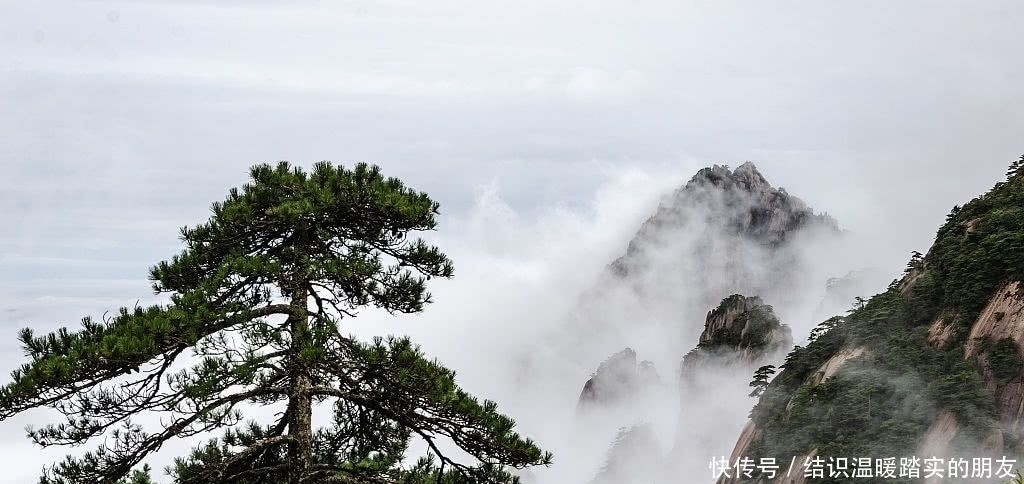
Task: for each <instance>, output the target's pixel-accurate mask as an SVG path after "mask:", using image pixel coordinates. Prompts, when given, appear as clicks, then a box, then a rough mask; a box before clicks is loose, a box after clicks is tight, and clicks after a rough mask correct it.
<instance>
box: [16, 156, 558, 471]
mask: <svg viewBox="0 0 1024 484" xmlns="http://www.w3.org/2000/svg"><path fill="white" fill-rule="evenodd" d="M250 176H251V181H250V183H247V184H246V185H244V186H243V187H242V188H241V189H240V190H239V189H232V190H231V191H230V193H229V196H228V197H227V198H226V199H225V200H224V201H223V202H218V203H214V204H213V207H212V211H213V215H212V217H211V218H210V219H209V220H208V221H207V222H206V223H203V224H200V225H198V226H195V227H192V228H189V227H185V228H183V229H182V231H181V238H182V240H183V242H184V244H185V249H184V250H183V251H182V252H181V253H180V254H178V255H176V256H174V257H173V258H172V259H170V260H169V261H164V262H161V263H159V264H157V265H156V266H154V267H153V268H152V269H151V270H150V278H151V280H152V282H153V289H154V290H155V291H156V292H157V293H158V294H167V295H169V298H170V302H169V303H167V304H164V305H155V306H151V307H146V308H140V307H137V306H136V307H135V308H132V309H129V308H122V309H121V310H120V311H119V313H118V314H117V315H116V316H114V317H112V318H109V319H106V320H104V321H103V322H96V321H93V320H92V319H90V318H88V317H87V318H84V319H83V320H82V328H81V329H80V330H78V331H77V332H72V331H69V330H67V329H61V330H59V331H56V332H54V333H50V334H47V335H44V336H36V335H35V334H34V333H33V331H32V330H31V329H24V330H22V331H21V332H20V334H19V339H20V341H21V343H22V345H23V346H24V348H25V351H26V354H27V355H28V357H29V358H30V361H29V362H28V363H26V364H24V365H22V366H21V367H20V368H19V369H17V370H15V371H14V373H13V374H12V378H13V381H12V382H11V383H9V384H7V385H6V386H4V387H2V388H0V420H3V419H7V418H10V417H12V416H14V415H16V414H19V413H21V412H23V411H26V410H29V409H33V408H37V407H51V408H55V409H57V410H58V411H60V412H61V413H62V414H63V415H64V416H65V419H64V421H63V422H61V423H58V424H51V425H47V426H44V427H42V428H38V429H31V428H30V429H29V436H30V438H31V439H32V440H34V441H35V443H37V444H39V445H42V446H52V445H77V444H83V443H87V442H89V441H93V440H100V439H101V440H102V443H101V444H100V445H99V447H98V448H96V449H95V450H93V451H89V452H86V453H84V454H82V455H79V456H69V457H67V458H66V459H65V460H63V461H62V462H59V463H57V464H55V465H53V466H51V467H49V468H47V469H44V474H43V477H42V478H41V480H40V482H41V483H42V484H50V483H53V484H58V483H59V484H64V483H90V484H114V483H117V482H146V480H148V469H144V472H143V473H140V471H138V470H137V469H138V466H139V464H140V463H142V461H143V459H144V458H146V457H147V456H148V455H149V454H151V453H152V452H154V451H156V450H157V449H159V448H160V447H161V445H163V444H164V443H165V442H167V441H168V440H170V439H175V438H188V437H193V436H197V435H200V434H204V433H208V432H209V431H215V430H216V431H219V432H220V436H219V437H218V438H213V439H212V440H209V442H208V443H206V444H203V445H200V446H198V447H197V448H195V449H194V450H193V452H192V453H191V455H189V456H185V457H180V458H178V459H176V461H175V464H174V465H173V466H171V467H169V468H168V470H169V472H170V474H171V476H172V477H173V479H174V480H175V481H176V482H181V483H203V484H210V483H288V484H300V483H302V484H305V483H321V482H324V483H326V482H338V483H418V482H424V483H425V482H447V483H467V484H468V483H514V482H518V478H516V477H515V476H514V475H512V469H516V468H523V467H527V466H530V465H546V464H549V463H550V462H551V455H550V454H549V453H547V452H543V451H542V450H541V449H539V448H538V447H537V446H536V445H535V444H534V443H533V442H532V441H531V440H530V439H526V438H523V437H521V436H520V435H518V434H517V433H516V432H514V430H513V427H514V425H515V424H514V422H513V420H512V419H511V418H509V417H507V416H505V415H502V414H500V413H499V412H498V411H497V408H496V405H495V404H494V402H491V401H483V402H480V401H478V400H477V399H476V398H474V397H472V396H471V395H469V394H467V393H466V392H464V391H463V390H462V389H460V388H459V387H458V386H457V385H456V384H455V382H454V373H453V372H452V371H450V370H448V369H446V368H444V367H442V366H441V365H440V364H438V363H437V362H436V361H432V360H428V359H426V358H425V357H424V356H423V354H422V353H421V352H420V350H419V348H418V347H416V346H415V345H413V344H412V343H411V342H410V341H409V340H408V339H407V338H394V337H388V338H376V339H374V340H373V341H372V342H369V343H367V342H362V341H358V340H356V339H355V338H354V337H351V336H345V335H343V333H342V332H341V329H340V327H339V326H340V324H341V322H342V321H343V320H344V319H345V318H351V317H353V316H355V315H356V313H357V312H358V310H359V309H361V308H379V309H383V310H385V311H388V312H390V313H392V314H395V313H415V312H419V311H422V310H423V308H424V305H425V304H427V303H429V302H430V301H431V296H430V293H429V292H427V291H426V282H425V281H426V280H427V279H430V278H431V277H441V278H448V277H451V276H452V273H453V269H452V264H451V261H450V260H449V259H448V258H447V257H446V256H445V255H444V254H442V253H441V252H440V251H439V249H438V248H437V247H434V246H431V245H429V244H427V243H426V242H425V241H423V240H422V239H420V238H416V237H414V233H415V232H420V231H428V230H433V229H435V227H436V220H435V215H436V214H437V210H438V204H437V203H436V202H434V201H432V200H431V199H430V198H429V197H428V196H427V195H426V194H425V193H422V192H416V191H414V190H412V189H409V188H407V187H405V186H404V185H403V183H402V182H401V181H400V180H398V179H395V178H384V177H383V176H382V175H381V173H380V170H379V168H377V167H376V166H373V167H370V166H368V165H366V164H358V165H356V166H355V167H354V168H353V169H345V168H344V167H341V166H338V167H334V166H332V165H331V164H329V163H327V162H321V163H318V164H316V165H315V167H314V168H313V170H312V171H311V172H309V173H307V172H305V171H303V170H302V169H300V168H298V167H292V166H290V165H289V164H288V163H287V162H281V163H278V164H277V165H276V166H272V165H267V164H264V165H258V166H255V167H253V168H252V170H251V171H250ZM267 406H269V407H270V408H274V409H277V410H279V413H277V415H276V417H275V420H274V421H271V422H256V421H252V420H246V419H245V417H244V414H243V410H244V409H246V408H253V407H267ZM146 414H149V415H159V416H160V421H161V424H162V425H160V426H159V427H156V428H154V429H147V428H146V427H145V426H143V425H141V424H138V423H137V420H138V417H139V416H141V415H146ZM318 423H320V424H323V425H316V424H318ZM414 437H415V438H418V439H420V440H421V441H423V442H425V443H426V445H427V447H428V449H429V451H428V452H429V453H428V455H427V456H426V457H424V458H421V459H420V460H419V461H417V462H415V463H414V464H412V465H409V464H408V462H407V461H406V460H404V459H405V454H406V450H407V448H408V446H409V444H410V441H411V440H412V439H413V438H414ZM451 444H454V446H452V445H451ZM453 448H458V449H460V450H461V454H462V455H468V457H470V458H472V459H471V462H469V463H466V462H463V461H465V460H470V459H466V458H462V459H456V458H454V457H452V456H451V454H452V450H451V449H453ZM122 479H131V480H130V481H122Z"/></svg>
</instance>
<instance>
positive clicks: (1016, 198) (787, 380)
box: [747, 156, 1024, 482]
mask: <svg viewBox="0 0 1024 484" xmlns="http://www.w3.org/2000/svg"><path fill="white" fill-rule="evenodd" d="M1019 280H1024V156H1022V157H1021V159H1020V160H1019V161H1016V162H1014V164H1013V165H1011V168H1010V172H1009V173H1008V177H1007V180H1006V181H1005V182H999V183H997V184H996V185H995V186H994V187H993V188H992V189H991V190H990V191H989V192H988V193H986V194H984V195H982V196H981V197H978V198H976V199H974V200H972V201H971V202H970V203H968V204H966V205H965V206H963V207H954V208H953V210H952V212H951V213H950V214H949V216H948V217H947V219H946V222H945V224H943V226H942V227H941V228H940V229H939V230H938V234H937V236H936V241H935V244H934V245H933V247H932V248H931V250H930V251H929V252H928V254H927V255H924V256H923V257H922V256H921V255H920V254H918V253H915V254H914V255H913V256H912V258H911V261H910V263H909V264H908V267H907V272H906V273H905V274H904V277H903V280H902V281H893V282H892V284H890V285H889V287H888V289H887V290H886V291H885V292H883V293H881V294H878V295H876V296H874V297H872V298H871V299H870V300H868V301H866V302H862V301H858V304H857V305H856V306H855V307H854V309H853V310H851V311H850V312H849V314H848V315H847V316H845V317H837V318H832V319H830V320H828V321H826V322H824V323H822V325H820V326H819V328H817V329H816V330H815V331H814V332H812V340H811V342H809V343H808V345H807V346H806V347H796V348H795V349H794V350H793V351H792V352H791V353H790V354H789V355H788V356H787V358H786V362H785V364H783V365H782V366H781V368H782V370H783V371H781V372H780V373H779V374H778V376H777V377H776V378H775V379H774V380H773V381H772V382H771V383H770V384H769V385H768V386H767V388H765V390H764V392H763V393H762V394H761V397H760V399H759V401H758V403H757V405H756V406H755V407H754V409H753V410H752V411H751V418H752V419H753V420H754V422H755V423H756V424H757V425H758V426H759V427H760V428H761V429H763V433H762V434H761V437H760V438H759V439H757V440H755V441H754V442H753V443H752V444H751V447H750V449H749V451H748V452H747V456H748V457H751V458H754V459H759V458H761V457H775V458H776V459H779V460H780V461H783V462H785V461H788V460H790V459H791V458H792V457H793V456H798V455H802V454H805V453H807V452H808V451H810V450H811V449H817V455H821V456H831V457H891V456H896V457H901V456H910V455H913V453H914V451H915V450H916V449H917V446H918V445H919V443H920V441H921V437H922V435H923V434H924V432H925V430H926V429H927V428H928V426H929V425H930V423H931V422H932V421H933V420H934V418H935V416H936V415H937V413H938V412H939V411H940V410H941V409H946V410H948V411H951V412H952V413H953V414H954V415H955V417H956V418H957V420H958V422H959V423H960V425H961V428H962V429H963V430H964V431H962V432H960V433H959V434H958V436H957V438H956V439H954V442H952V444H951V445H952V450H953V451H954V452H958V453H961V455H969V453H970V451H972V450H975V449H974V447H976V442H977V440H979V439H981V438H982V437H983V436H984V435H985V434H986V433H988V432H989V431H990V430H991V429H992V428H994V427H997V426H998V423H997V420H996V411H995V405H994V398H993V395H992V394H991V393H990V392H988V391H986V390H985V388H984V387H983V385H982V378H981V375H980V374H979V370H978V368H979V365H978V362H977V361H975V360H974V359H973V358H971V359H965V358H964V355H963V351H962V346H963V343H964V342H965V340H966V338H967V334H968V330H969V327H970V325H971V324H972V323H973V321H974V320H975V319H976V317H977V315H978V314H979V313H980V311H981V309H982V308H983V307H984V306H985V304H986V302H987V301H988V300H989V298H991V297H992V295H993V294H994V293H995V292H996V290H997V289H998V288H999V287H1000V286H1001V285H1002V284H1004V283H1006V282H1008V281H1019ZM936 320H942V321H943V322H945V323H948V324H952V325H953V326H952V333H951V337H950V338H949V339H948V340H947V341H946V343H945V344H944V345H942V347H933V346H931V345H929V343H928V341H927V330H928V326H929V325H930V324H931V323H933V322H934V321H936ZM986 344H987V346H986V347H985V348H984V349H985V350H986V351H984V352H983V354H984V355H985V356H984V358H985V361H984V364H985V365H987V367H988V368H989V369H991V371H993V374H994V375H995V376H996V377H997V378H998V379H999V381H1000V383H1001V384H1005V382H1006V381H1007V380H1008V379H1010V378H1013V377H1015V376H1017V375H1018V373H1019V371H1020V368H1021V359H1020V357H1019V356H1018V353H1017V347H1016V344H1015V343H1014V342H1013V341H1012V340H1009V339H1004V340H999V341H989V342H987V343H986ZM841 348H847V349H853V348H862V349H863V350H864V351H863V353H861V354H860V355H859V356H856V357H853V358H851V359H850V360H849V361H848V362H846V363H845V364H844V365H842V366H841V367H840V368H839V370H838V371H837V372H836V373H835V374H834V375H833V376H831V377H830V378H828V379H826V380H825V381H823V382H818V381H817V380H819V379H820V377H821V375H815V374H814V373H815V372H817V371H818V369H819V368H821V366H822V365H823V364H824V363H825V362H826V361H828V360H829V359H830V358H832V357H833V356H835V355H836V354H837V353H838V352H839V350H840V349H841ZM1014 445H1015V443H1014V442H1012V441H1009V440H1008V441H1007V447H1013V446H1014ZM1011 450H1014V449H1011ZM848 480H849V479H842V478H835V479H831V478H826V479H824V480H816V482H845V481H848ZM887 481H890V480H887ZM891 482H900V481H899V480H891ZM906 482H911V481H909V480H908V481H906Z"/></svg>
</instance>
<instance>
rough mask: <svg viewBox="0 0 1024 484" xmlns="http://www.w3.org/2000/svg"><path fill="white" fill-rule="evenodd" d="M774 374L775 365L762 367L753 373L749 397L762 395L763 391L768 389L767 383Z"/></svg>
mask: <svg viewBox="0 0 1024 484" xmlns="http://www.w3.org/2000/svg"><path fill="white" fill-rule="evenodd" d="M774 374H775V365H764V366H762V367H760V368H758V369H757V370H756V371H754V379H753V380H751V382H750V386H751V387H752V388H753V389H754V390H753V391H751V392H750V396H752V397H758V396H760V395H761V394H762V393H764V391H765V389H767V388H768V383H769V381H770V380H771V377H772V375H774Z"/></svg>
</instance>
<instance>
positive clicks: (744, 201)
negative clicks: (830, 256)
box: [611, 161, 839, 276]
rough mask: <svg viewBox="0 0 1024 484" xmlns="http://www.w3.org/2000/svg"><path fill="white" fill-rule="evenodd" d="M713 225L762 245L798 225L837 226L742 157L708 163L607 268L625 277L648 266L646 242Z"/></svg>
mask: <svg viewBox="0 0 1024 484" xmlns="http://www.w3.org/2000/svg"><path fill="white" fill-rule="evenodd" d="M701 227H708V228H715V229H718V231H720V232H721V233H722V234H729V235H736V236H740V237H743V238H744V239H746V240H749V241H752V242H755V243H756V244H758V245H761V246H764V247H778V246H780V245H782V244H784V243H785V242H786V241H787V240H789V239H790V238H791V237H792V236H793V234H794V233H795V232H797V231H799V230H802V229H809V228H823V229H826V230H831V231H838V230H839V229H838V224H837V222H836V221H835V219H833V218H831V217H829V216H828V215H824V214H816V213H815V212H814V211H813V210H811V208H810V207H808V206H807V204H806V203H804V202H803V201H802V200H800V199H799V198H797V197H795V196H792V195H790V194H788V193H787V192H786V191H785V190H784V189H781V188H776V187H773V186H772V185H771V183H769V182H768V180H767V179H766V178H765V177H764V175H762V174H761V172H759V171H758V170H757V167H756V166H754V164H753V163H752V162H749V161H748V162H746V163H744V164H742V165H740V166H739V167H737V168H736V169H735V170H733V171H730V170H729V168H728V167H727V166H723V165H714V166H712V167H710V168H703V169H701V170H700V171H698V172H697V174H696V175H694V176H693V178H691V179H690V181H689V182H687V183H686V185H684V186H683V187H681V188H680V189H678V190H676V191H675V192H674V193H673V194H672V195H671V196H670V197H668V198H667V199H666V200H665V201H663V202H662V204H661V205H660V206H659V207H658V210H657V212H656V213H655V214H654V215H652V216H651V217H650V218H648V219H647V220H646V221H645V222H644V223H643V225H642V226H641V227H640V230H638V231H637V234H636V235H635V236H634V237H633V239H632V240H631V241H630V243H629V245H628V247H627V249H626V253H625V254H624V255H623V256H622V257H620V258H618V259H616V260H615V261H614V262H613V263H612V265H611V267H612V270H613V272H614V273H616V274H618V275H620V276H627V275H629V274H630V273H635V272H636V271H638V270H640V269H642V268H645V267H647V266H648V263H649V261H648V260H647V259H649V258H650V256H649V254H648V251H649V249H650V246H651V245H653V244H652V242H657V241H665V240H666V239H668V238H671V237H672V236H673V235H674V234H673V232H675V231H676V230H677V229H679V228H689V229H693V228H701Z"/></svg>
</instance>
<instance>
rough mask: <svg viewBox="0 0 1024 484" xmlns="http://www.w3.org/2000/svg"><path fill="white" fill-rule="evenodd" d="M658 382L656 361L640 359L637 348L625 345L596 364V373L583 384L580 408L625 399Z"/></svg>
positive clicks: (604, 404)
mask: <svg viewBox="0 0 1024 484" xmlns="http://www.w3.org/2000/svg"><path fill="white" fill-rule="evenodd" d="M659 382H660V379H659V378H658V372H657V370H655V368H654V364H653V363H651V362H650V361H641V362H639V363H637V358H636V352H635V351H633V349H632V348H626V349H624V350H622V351H620V352H618V353H615V354H614V355H612V356H611V357H609V358H608V359H607V360H605V361H604V362H602V363H601V365H600V366H598V367H597V371H596V372H595V373H594V375H593V376H591V377H590V379H589V380H587V382H586V383H585V384H584V385H583V391H582V392H580V397H579V401H578V402H577V409H579V410H584V409H586V408H590V407H593V406H606V407H607V406H611V405H615V404H618V403H622V402H624V401H626V400H629V399H631V398H635V397H637V396H638V395H639V394H642V393H643V392H644V390H646V389H649V388H651V387H652V386H654V385H657V384H658V383H659Z"/></svg>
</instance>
